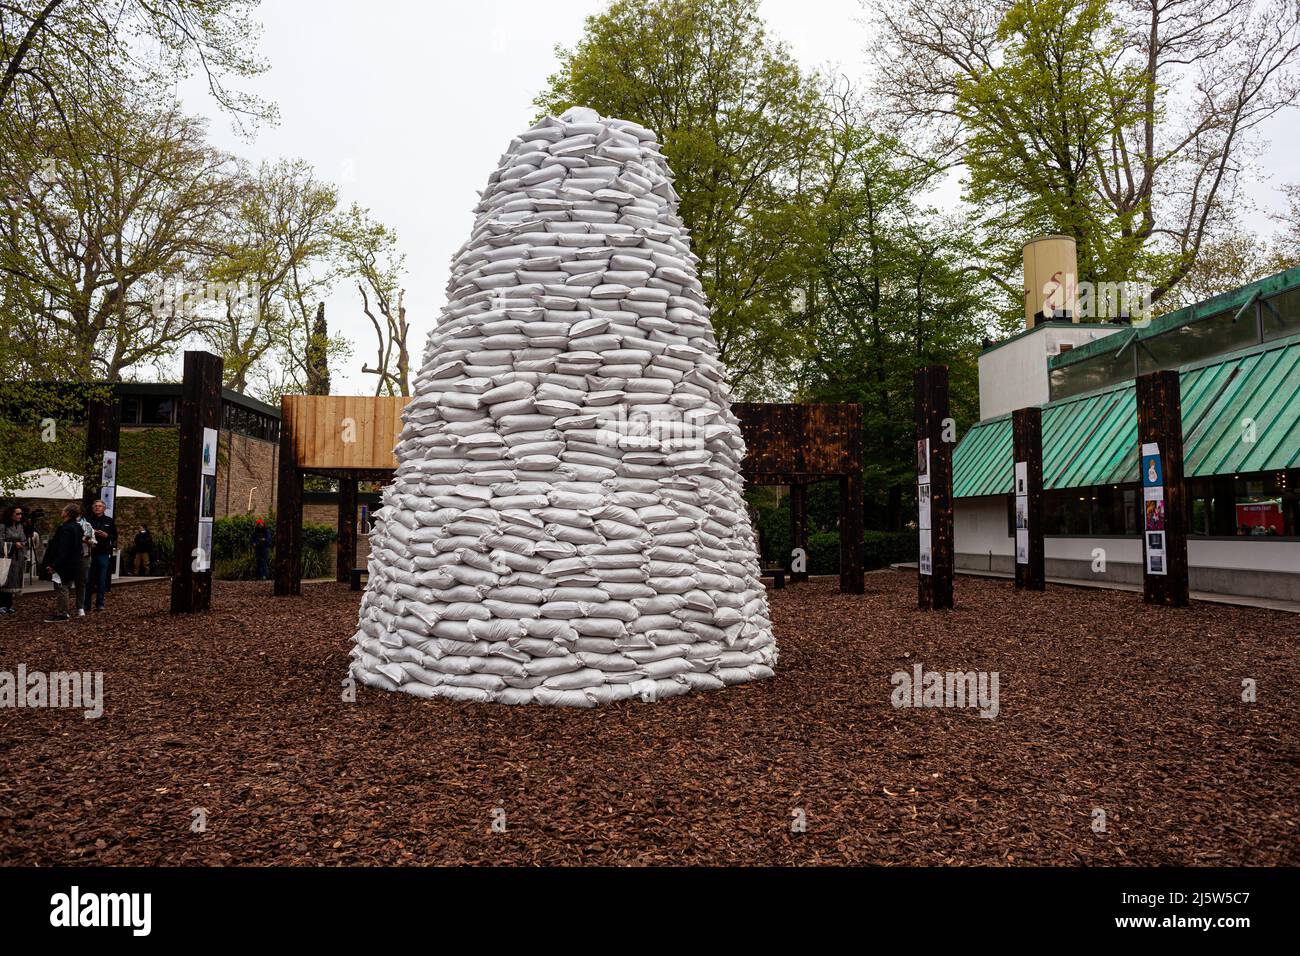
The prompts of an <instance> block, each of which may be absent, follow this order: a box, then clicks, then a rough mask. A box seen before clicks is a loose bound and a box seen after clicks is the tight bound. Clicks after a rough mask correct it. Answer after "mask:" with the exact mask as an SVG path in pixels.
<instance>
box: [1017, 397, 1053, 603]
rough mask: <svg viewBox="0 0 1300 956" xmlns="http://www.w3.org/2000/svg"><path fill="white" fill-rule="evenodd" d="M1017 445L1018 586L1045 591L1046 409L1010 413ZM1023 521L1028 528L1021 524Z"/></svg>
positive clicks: (1031, 408)
mask: <svg viewBox="0 0 1300 956" xmlns="http://www.w3.org/2000/svg"><path fill="white" fill-rule="evenodd" d="M1011 434H1012V443H1013V445H1014V449H1015V450H1014V455H1013V458H1014V462H1015V464H1014V482H1015V486H1014V488H1013V489H1012V494H1013V495H1014V496H1015V502H1014V503H1015V513H1016V541H1015V545H1016V547H1015V554H1016V587H1017V588H1020V589H1023V590H1029V591H1042V590H1043V589H1044V588H1045V587H1046V574H1045V572H1044V564H1045V556H1044V551H1043V411H1042V409H1040V408H1038V407H1037V406H1033V407H1030V408H1018V409H1016V410H1015V412H1013V413H1012V415H1011ZM1022 524H1024V525H1026V527H1023V528H1022V527H1021V525H1022Z"/></svg>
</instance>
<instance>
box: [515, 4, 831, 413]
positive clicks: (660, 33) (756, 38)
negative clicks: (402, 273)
mask: <svg viewBox="0 0 1300 956" xmlns="http://www.w3.org/2000/svg"><path fill="white" fill-rule="evenodd" d="M557 52H558V55H559V58H560V69H559V71H558V72H556V73H555V74H554V75H553V76H552V77H551V78H550V80H549V83H548V86H547V88H546V90H545V91H544V92H542V93H541V95H539V96H538V98H537V101H536V102H537V106H538V108H539V109H541V110H543V111H544V112H550V113H558V112H560V111H562V110H564V109H566V108H567V107H569V106H574V105H577V106H587V107H590V108H593V109H595V110H597V111H599V112H600V113H602V114H604V115H608V116H616V117H619V118H621V119H628V120H633V121H636V122H639V123H642V124H644V125H646V126H648V127H650V128H651V129H653V130H655V131H656V132H657V133H658V135H659V137H660V139H661V142H662V145H663V149H664V153H665V155H666V156H667V157H668V160H669V162H670V163H671V165H672V168H673V170H674V172H675V174H676V177H677V178H676V184H675V185H676V189H677V192H678V193H679V194H680V196H681V206H680V215H681V218H682V220H683V221H684V223H685V224H686V226H687V227H688V228H689V229H690V231H691V244H692V249H693V251H694V252H695V254H696V255H697V256H699V259H700V263H699V268H700V273H701V281H702V282H703V283H704V287H705V292H706V294H707V295H708V297H709V302H710V305H711V308H712V310H713V325H714V329H715V331H716V333H717V337H718V346H719V350H720V352H721V355H722V358H723V360H724V361H725V362H726V363H727V364H728V366H729V367H730V369H731V372H732V382H733V385H734V386H735V387H736V389H737V390H738V391H740V392H742V393H746V392H747V393H750V394H759V393H763V392H764V391H766V390H768V382H770V373H771V372H772V370H774V369H778V368H780V367H781V366H782V365H783V364H785V363H786V362H787V360H788V358H789V357H790V356H791V355H792V354H794V353H797V352H798V351H799V350H800V349H801V345H802V343H801V342H800V340H799V338H798V336H797V334H796V333H795V332H794V330H793V329H792V327H791V322H790V313H791V305H790V303H791V300H792V297H793V296H794V293H795V290H796V289H797V287H798V275H797V273H798V271H799V267H798V263H799V262H800V260H801V258H802V252H803V249H804V246H805V241H806V237H805V233H804V226H805V225H806V215H805V208H806V203H807V198H808V194H809V190H810V188H811V185H812V183H811V180H812V179H813V178H814V177H815V164H816V162H817V147H818V140H819V137H820V135H821V130H820V128H819V126H818V119H819V113H820V109H821V106H822V98H821V85H820V83H819V81H818V80H817V79H816V78H814V77H811V76H808V75H805V74H804V73H803V72H802V71H801V70H800V69H799V66H798V64H797V63H796V62H795V61H794V59H793V57H792V56H791V55H790V52H789V50H788V49H787V48H786V47H785V45H784V44H782V43H780V42H778V41H776V40H774V39H773V38H772V37H771V36H769V35H768V33H767V31H766V29H765V27H764V24H763V21H762V19H761V17H760V15H759V4H758V2H757V0H671V2H669V0H616V2H614V3H612V4H611V5H610V6H609V7H608V8H607V9H606V10H605V11H604V12H602V13H600V14H597V15H595V16H592V17H590V18H588V20H587V24H586V32H585V34H584V36H583V38H582V39H581V40H580V41H579V42H578V43H577V44H576V46H574V47H573V48H572V49H560V50H558V51H557Z"/></svg>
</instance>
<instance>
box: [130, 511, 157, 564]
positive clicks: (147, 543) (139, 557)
mask: <svg viewBox="0 0 1300 956" xmlns="http://www.w3.org/2000/svg"><path fill="white" fill-rule="evenodd" d="M152 568H153V535H152V534H150V533H149V526H148V525H144V524H142V525H140V530H139V531H137V532H136V533H135V554H134V556H133V557H132V559H131V573H132V574H134V575H135V576H136V577H143V576H144V575H146V574H148V573H149V572H150V570H152Z"/></svg>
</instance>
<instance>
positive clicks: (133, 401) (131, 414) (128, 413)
mask: <svg viewBox="0 0 1300 956" xmlns="http://www.w3.org/2000/svg"><path fill="white" fill-rule="evenodd" d="M122 424H123V425H139V424H140V399H139V398H137V397H136V396H134V395H126V396H124V397H123V398H122Z"/></svg>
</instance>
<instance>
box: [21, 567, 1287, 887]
mask: <svg viewBox="0 0 1300 956" xmlns="http://www.w3.org/2000/svg"><path fill="white" fill-rule="evenodd" d="M110 597H111V607H110V609H109V610H108V611H106V612H105V613H103V614H100V615H95V616H93V617H89V618H87V619H85V620H80V621H73V622H69V623H66V624H45V623H42V622H41V618H42V617H44V614H45V613H46V611H47V609H48V607H47V605H48V604H49V598H48V596H46V595H42V596H29V597H28V598H26V599H24V600H22V601H21V602H20V605H19V606H20V613H19V614H17V615H13V616H9V617H3V618H0V671H8V672H10V673H15V672H16V671H17V668H18V665H19V664H25V665H26V667H27V670H28V671H29V672H32V671H42V672H47V673H48V672H50V671H56V670H78V671H102V672H103V673H104V696H105V710H104V714H103V716H102V717H101V718H99V719H97V720H86V719H84V717H83V715H82V713H81V712H80V711H73V710H54V709H4V710H0V863H4V864H68V863H72V864H75V863H82V862H84V863H100V864H146V865H155V864H316V865H322V864H324V865H331V864H370V863H379V864H398V863H414V864H452V863H464V862H471V863H491V864H580V863H602V864H615V865H618V864H652V863H677V864H818V863H867V864H921V865H926V864H1011V865H1015V864H1085V863H1086V864H1213V865H1217V864H1292V865H1294V864H1297V863H1300V841H1297V838H1296V833H1297V832H1298V829H1300V706H1298V705H1300V700H1298V696H1300V617H1296V616H1292V615H1286V614H1282V613H1279V612H1270V611H1261V610H1252V609H1239V608H1231V607H1225V606H1218V605H1208V604H1196V605H1194V606H1193V607H1192V608H1191V609H1189V610H1171V609H1163V608H1148V607H1145V606H1144V605H1143V604H1142V603H1141V600H1140V597H1139V596H1138V595H1134V594H1130V593H1126V592H1114V591H1092V590H1082V589H1070V588H1052V589H1050V590H1048V591H1047V592H1045V593H1042V594H1017V593H1016V592H1015V591H1014V590H1013V588H1012V586H1011V585H1010V583H1008V582H1003V581H989V580H980V579H972V578H959V579H958V582H957V603H958V606H957V608H956V610H954V611H952V612H948V613H932V614H923V613H920V612H918V611H917V610H915V609H914V608H915V578H914V577H913V576H912V575H908V574H904V573H898V572H890V571H886V572H882V573H875V574H870V575H868V576H867V593H866V594H865V595H840V594H839V593H837V591H836V590H835V588H834V582H833V581H830V580H825V581H823V580H814V581H813V582H811V583H808V584H802V585H795V586H792V587H787V588H786V589H785V590H783V591H776V592H770V598H771V602H772V611H773V620H774V622H775V625H776V633H777V638H778V641H779V642H780V648H781V660H780V664H779V665H778V668H777V673H776V677H775V678H773V679H771V680H769V681H765V682H761V683H758V684H750V685H746V686H740V687H731V688H727V689H724V690H721V691H717V692H712V693H701V694H690V695H686V696H683V697H677V698H673V699H670V700H666V701H661V702H659V703H655V704H642V703H623V704H617V705H612V706H608V707H604V708H598V709H595V710H559V709H547V708H540V707H528V708H509V707H504V706H494V705H481V704H457V703H452V702H449V701H445V700H433V701H428V700H421V699H417V698H414V697H410V696H408V695H405V694H389V693H384V692H382V691H376V690H371V689H369V688H365V687H360V688H358V689H357V699H356V701H355V702H352V703H349V702H345V701H344V700H343V693H342V687H341V681H342V678H343V677H344V676H345V668H346V665H347V651H348V648H349V637H350V635H351V633H352V625H353V624H354V622H355V619H356V608H357V599H358V595H357V594H355V593H351V592H349V591H348V590H347V589H346V587H345V586H344V585H334V584H321V585H308V586H306V587H305V588H304V596H303V597H301V598H284V599H274V598H273V597H272V596H271V590H270V585H269V584H267V585H263V584H238V583H220V582H219V583H218V584H217V586H216V591H215V594H214V599H213V605H214V607H215V608H216V610H215V611H213V612H212V613H210V614H207V615H202V616H196V617H193V618H174V617H171V616H170V615H168V614H167V587H166V585H165V584H164V583H158V584H142V585H136V586H132V587H122V588H119V589H117V590H116V591H114V592H113V593H112V594H111V596H110ZM917 664H920V665H922V666H923V668H924V669H925V670H927V671H929V670H935V671H985V672H996V673H997V675H998V681H999V683H998V689H999V698H998V704H999V707H998V713H997V716H996V717H993V718H991V719H989V718H983V717H981V716H980V715H979V713H978V711H976V710H974V709H958V708H896V707H894V706H893V705H892V704H891V693H892V692H893V691H894V687H893V686H892V684H891V675H893V674H895V673H896V672H899V671H906V672H909V673H910V672H911V671H912V668H913V667H914V665H917ZM1246 678H1250V679H1253V680H1254V681H1255V682H1256V686H1257V694H1258V699H1257V700H1256V701H1255V702H1254V703H1246V702H1243V700H1242V687H1243V683H1242V682H1243V679H1246ZM1098 811H1104V815H1105V816H1104V822H1105V830H1104V832H1097V828H1098V827H1099V826H1100V823H1101V821H1102V817H1101V816H1100V815H1099V813H1098ZM494 821H497V822H498V824H499V826H498V828H497V830H496V831H494V829H493V822H494ZM199 822H205V823H206V826H205V827H200V826H199ZM801 823H802V824H803V825H804V826H805V827H806V832H794V830H796V829H798V827H799V825H800V824H801ZM501 824H503V825H504V831H503V832H499V831H500V825H501ZM196 830H200V831H201V832H195V831H196Z"/></svg>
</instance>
